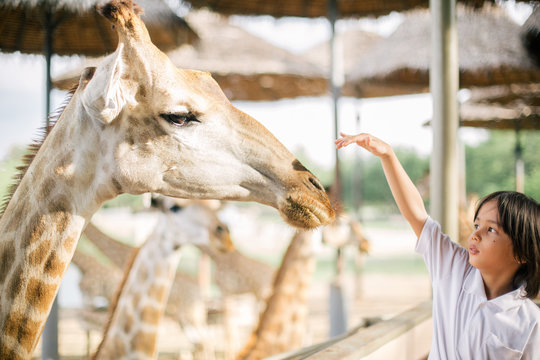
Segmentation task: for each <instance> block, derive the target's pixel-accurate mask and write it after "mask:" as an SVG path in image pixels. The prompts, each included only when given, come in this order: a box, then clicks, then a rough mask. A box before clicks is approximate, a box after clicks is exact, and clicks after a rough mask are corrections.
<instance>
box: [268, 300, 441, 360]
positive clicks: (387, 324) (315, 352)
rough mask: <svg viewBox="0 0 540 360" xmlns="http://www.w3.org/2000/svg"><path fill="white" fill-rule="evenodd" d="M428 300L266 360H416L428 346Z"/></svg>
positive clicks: (429, 305) (429, 310)
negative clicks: (326, 339) (320, 341)
mask: <svg viewBox="0 0 540 360" xmlns="http://www.w3.org/2000/svg"><path fill="white" fill-rule="evenodd" d="M431 337H432V321H431V301H426V302H423V303H421V304H419V305H417V306H415V307H414V308H412V309H410V310H407V311H405V312H403V313H401V314H399V315H397V316H395V317H393V318H391V319H388V320H384V321H381V322H378V323H376V324H375V325H372V326H369V327H365V326H364V325H361V326H358V327H356V328H354V329H351V330H349V331H348V332H347V333H345V334H343V335H341V336H338V337H335V338H332V339H330V340H328V341H325V342H323V343H320V344H315V345H312V346H309V347H306V348H303V349H300V350H296V351H292V352H289V353H286V354H279V355H275V356H272V357H269V358H266V359H265V360H303V359H309V360H353V359H354V360H360V359H362V360H376V359H377V360H378V359H394V360H418V359H425V358H426V356H427V354H428V353H429V349H430V347H431Z"/></svg>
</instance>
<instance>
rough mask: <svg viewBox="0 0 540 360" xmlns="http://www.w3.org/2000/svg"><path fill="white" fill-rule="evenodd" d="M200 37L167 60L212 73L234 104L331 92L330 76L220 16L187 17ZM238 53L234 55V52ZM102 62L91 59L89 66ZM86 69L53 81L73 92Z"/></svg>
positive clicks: (199, 15) (192, 15)
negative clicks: (240, 101)
mask: <svg viewBox="0 0 540 360" xmlns="http://www.w3.org/2000/svg"><path fill="white" fill-rule="evenodd" d="M187 19H188V21H189V23H190V24H191V26H192V27H193V28H194V29H195V31H196V32H197V34H198V35H199V37H200V40H199V41H198V43H197V46H191V45H187V44H186V45H183V46H181V47H179V48H178V49H176V50H173V51H171V52H170V53H169V54H168V55H169V57H170V59H171V60H172V61H173V63H174V64H175V65H176V66H178V67H181V68H189V69H197V70H203V71H208V72H210V73H212V76H213V77H214V79H216V81H217V82H218V83H219V85H220V86H221V88H222V89H223V91H224V92H225V94H226V95H227V97H228V98H229V99H230V100H250V101H259V100H265V101H271V100H278V99H282V98H292V97H297V96H321V95H324V94H326V93H327V91H328V90H327V79H326V76H325V73H324V72H323V71H322V70H321V69H320V68H319V67H318V66H317V65H315V64H313V63H310V62H309V61H307V60H305V59H304V58H303V57H301V56H297V55H294V54H292V53H290V52H289V51H287V50H284V49H282V48H279V47H277V46H274V45H272V44H270V43H268V42H267V41H265V40H263V39H261V38H259V37H257V36H254V35H252V34H250V33H248V32H247V31H244V30H243V29H241V28H239V27H237V26H233V25H231V24H229V23H228V22H227V19H225V18H223V17H222V16H220V15H219V14H215V13H210V12H207V11H197V12H191V13H190V14H189V15H188V17H187ZM233 49H234V50H233ZM100 61H101V59H89V60H88V61H86V63H85V65H84V67H86V66H95V65H96V64H97V63H99V62H100ZM81 72H82V68H80V67H79V68H77V69H74V70H72V71H69V72H67V73H65V74H63V75H61V76H59V77H58V78H56V79H54V86H57V87H59V88H62V89H68V88H70V87H71V85H72V84H74V83H76V82H77V81H78V79H79V76H80V73H81Z"/></svg>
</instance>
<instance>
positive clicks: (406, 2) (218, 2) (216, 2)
mask: <svg viewBox="0 0 540 360" xmlns="http://www.w3.org/2000/svg"><path fill="white" fill-rule="evenodd" d="M187 2H189V3H190V4H191V6H193V7H194V8H208V9H210V10H212V11H216V12H219V13H222V14H227V15H235V14H236V15H271V16H274V17H283V16H299V17H308V18H316V17H326V16H327V15H328V0H273V1H268V0H227V1H222V0H188V1H187ZM458 2H459V3H462V4H466V5H469V6H474V7H479V6H482V4H484V3H485V2H489V3H493V2H494V1H493V0H458ZM336 5H337V10H338V14H339V16H340V17H364V16H380V15H386V14H389V13H390V12H392V11H404V10H410V9H413V8H417V7H421V8H427V7H428V6H429V0H384V1H365V0H362V1H361V0H336Z"/></svg>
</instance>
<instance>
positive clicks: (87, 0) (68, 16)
mask: <svg viewBox="0 0 540 360" xmlns="http://www.w3.org/2000/svg"><path fill="white" fill-rule="evenodd" d="M100 2H101V1H97V0H79V1H76V0H40V1H38V0H26V1H24V0H5V1H2V2H1V3H0V24H1V26H0V51H2V52H15V51H20V52H22V53H37V54H39V53H43V51H44V41H45V32H46V29H45V28H46V15H47V14H50V15H51V22H52V24H53V25H55V26H56V27H55V30H54V33H53V37H52V52H53V53H54V54H58V55H75V54H79V55H87V56H100V55H103V54H105V53H108V52H112V51H114V50H115V49H116V45H117V43H118V36H117V35H116V31H114V30H113V29H112V27H111V24H110V23H109V22H108V21H107V20H106V19H105V18H103V17H102V16H100V15H99V14H98V13H97V12H96V10H95V6H96V4H98V3H100ZM137 3H138V4H139V5H140V7H141V8H142V9H143V10H144V12H145V13H144V15H142V18H143V19H144V21H145V23H146V25H147V28H148V31H149V33H150V37H151V38H152V41H153V42H154V43H155V44H156V46H158V47H159V48H160V49H162V50H164V51H167V50H170V49H173V48H176V47H178V46H180V45H181V44H184V43H192V42H194V41H196V39H197V35H196V34H195V33H194V32H193V30H192V29H191V28H190V27H189V26H188V24H187V23H186V22H185V21H184V20H183V19H182V18H180V17H178V16H177V15H176V14H175V13H174V12H173V11H172V10H171V9H170V8H169V6H168V5H167V4H166V3H164V2H163V0H138V1H137Z"/></svg>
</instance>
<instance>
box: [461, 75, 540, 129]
mask: <svg viewBox="0 0 540 360" xmlns="http://www.w3.org/2000/svg"><path fill="white" fill-rule="evenodd" d="M460 124H461V126H469V127H481V128H488V129H514V130H540V83H536V84H513V85H508V86H492V87H487V88H473V89H471V97H470V99H469V100H468V101H467V102H465V103H464V104H463V105H461V108H460Z"/></svg>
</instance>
